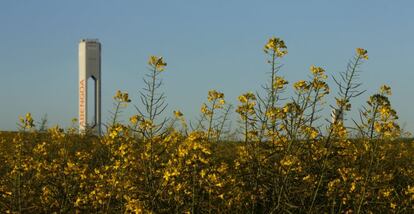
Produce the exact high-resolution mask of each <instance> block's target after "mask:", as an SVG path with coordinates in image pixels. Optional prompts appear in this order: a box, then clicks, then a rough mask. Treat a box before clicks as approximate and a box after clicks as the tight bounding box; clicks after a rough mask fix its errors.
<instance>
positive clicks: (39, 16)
mask: <svg viewBox="0 0 414 214" xmlns="http://www.w3.org/2000/svg"><path fill="white" fill-rule="evenodd" d="M413 11H414V1H412V0H405V1H404V0H399V1H390V0H365V1H361V0H347V1H332V0H324V1H323V0H320V1H317V0H306V1H305V0H303V1H276V0H272V1H270V0H269V1H260V0H257V1H251V0H246V1H243V0H226V1H224V0H208V1H195V0H186V1H184V0H176V1H167V0H165V1H144V0H143V1H138V0H125V1H101V0H96V1H85V0H79V1H78V0H70V1H56V0H48V1H46V0H38V1H15V0H2V1H0V130H13V129H16V122H17V120H18V116H19V115H24V114H25V113H26V112H32V114H34V117H35V119H40V117H41V116H42V115H44V114H46V113H47V115H48V119H49V124H50V125H52V124H60V125H62V126H67V125H68V124H70V121H71V118H74V117H77V103H78V100H77V99H78V89H77V87H78V82H77V80H78V71H77V45H78V42H79V40H80V39H81V38H98V39H99V40H100V41H101V43H102V46H103V53H102V60H103V61H102V78H103V83H102V85H103V95H102V96H103V113H104V114H103V119H104V122H105V121H106V119H107V118H108V116H109V115H108V113H107V112H108V111H110V110H111V108H112V104H111V103H112V96H113V95H114V93H115V91H116V90H117V89H120V90H124V91H128V92H129V93H130V96H131V99H132V104H138V100H139V99H138V90H139V89H140V88H141V87H142V86H143V82H142V77H143V76H144V74H145V73H146V71H147V70H146V68H147V66H146V62H147V59H148V56H149V55H162V56H164V58H165V60H166V62H167V63H168V66H167V69H166V71H165V73H164V74H163V80H164V82H165V86H164V89H165V91H166V95H167V100H168V103H169V108H168V111H172V110H174V109H180V110H182V112H183V113H184V114H185V115H186V116H187V117H189V118H190V119H193V118H195V116H196V115H197V114H198V111H199V109H200V105H201V104H202V102H203V101H204V100H205V97H206V95H207V91H208V90H210V89H217V90H219V91H222V92H224V93H225V95H226V100H227V101H228V102H230V103H233V104H237V99H236V98H237V96H238V95H240V94H241V93H243V92H246V91H257V90H259V89H260V85H261V84H262V83H263V82H264V81H265V78H266V72H267V71H269V67H268V65H267V64H266V63H265V55H264V53H263V51H262V49H263V45H264V44H265V43H266V41H267V39H268V38H269V37H270V36H276V37H281V38H282V39H283V40H285V42H286V45H287V46H288V50H289V54H288V55H287V56H286V57H285V58H284V60H283V62H282V63H283V64H284V67H283V69H282V70H281V73H280V74H281V75H283V76H285V77H286V78H287V79H288V80H289V81H290V82H291V83H293V82H294V81H296V80H299V79H303V78H306V75H307V74H308V72H309V67H310V65H312V64H315V65H317V66H322V67H324V68H325V69H326V70H327V73H328V74H329V75H337V73H338V72H340V71H343V70H344V68H345V66H346V63H347V61H348V59H350V58H351V57H352V56H353V54H354V49H355V48H356V47H362V48H365V49H367V50H368V54H369V57H370V59H369V61H368V62H367V63H365V64H364V65H363V67H362V69H363V72H364V73H362V76H361V81H362V82H363V88H364V89H366V90H367V92H366V93H365V94H364V95H362V96H361V97H359V98H357V99H356V100H355V101H354V102H353V106H355V108H354V109H353V110H354V111H355V110H356V107H358V105H360V104H362V103H363V102H365V100H366V99H367V97H368V96H369V95H370V94H372V93H374V92H375V91H376V90H377V89H378V88H379V86H380V85H382V84H389V85H390V86H391V87H392V89H393V96H392V98H391V100H392V103H393V105H394V107H395V109H396V110H397V112H398V113H399V116H400V124H401V125H403V126H405V127H406V129H408V130H409V131H414V113H413V109H414V95H413V94H414V84H413V81H414V58H413V50H414V23H413V22H414V12H413ZM329 82H330V83H332V81H331V80H330V81H329ZM331 88H332V89H333V92H332V94H331V96H333V95H334V93H335V92H336V88H335V87H334V85H333V83H332V84H331ZM133 113H134V108H133V106H132V105H131V106H130V108H129V110H127V112H125V116H127V115H131V114H133ZM404 124H405V125H404Z"/></svg>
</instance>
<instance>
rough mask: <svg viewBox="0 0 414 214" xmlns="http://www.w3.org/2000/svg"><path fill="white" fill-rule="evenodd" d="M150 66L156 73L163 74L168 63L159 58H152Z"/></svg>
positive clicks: (150, 58) (149, 61) (149, 62)
mask: <svg viewBox="0 0 414 214" xmlns="http://www.w3.org/2000/svg"><path fill="white" fill-rule="evenodd" d="M148 65H150V66H151V67H152V68H154V69H155V70H156V71H158V72H161V71H164V69H165V67H166V66H167V63H166V62H164V59H163V58H162V57H159V56H150V57H149V60H148Z"/></svg>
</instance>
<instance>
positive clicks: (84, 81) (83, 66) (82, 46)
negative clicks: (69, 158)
mask: <svg viewBox="0 0 414 214" xmlns="http://www.w3.org/2000/svg"><path fill="white" fill-rule="evenodd" d="M89 78H92V80H93V83H94V84H93V85H88V80H89ZM90 89H92V90H94V91H95V93H94V95H95V98H94V103H88V90H90ZM88 105H93V108H90V109H93V112H88ZM88 113H92V114H93V119H92V121H88V118H89V117H88V116H89V115H88ZM87 128H90V129H92V131H93V132H94V133H95V134H98V135H100V134H101V43H99V41H98V40H97V39H82V40H81V41H80V42H79V132H80V133H83V132H84V131H85V130H86V129H87Z"/></svg>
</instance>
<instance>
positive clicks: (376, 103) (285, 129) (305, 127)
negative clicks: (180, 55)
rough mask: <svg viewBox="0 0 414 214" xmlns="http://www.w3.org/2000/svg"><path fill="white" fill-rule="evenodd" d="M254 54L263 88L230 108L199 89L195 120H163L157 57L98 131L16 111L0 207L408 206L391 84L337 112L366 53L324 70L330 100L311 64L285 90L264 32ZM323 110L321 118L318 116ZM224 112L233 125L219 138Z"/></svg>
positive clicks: (407, 149)
mask: <svg viewBox="0 0 414 214" xmlns="http://www.w3.org/2000/svg"><path fill="white" fill-rule="evenodd" d="M264 52H265V54H266V56H267V62H268V63H269V67H270V72H269V79H268V80H267V81H266V83H265V84H264V85H263V91H261V92H257V93H253V92H246V93H244V94H242V95H240V96H239V98H238V104H237V107H236V108H235V109H233V108H232V106H231V105H230V104H228V102H226V100H225V96H224V94H223V93H221V92H219V91H216V90H211V91H209V92H208V96H207V99H206V102H205V103H203V104H202V106H201V112H200V115H201V116H200V118H199V120H198V121H197V122H196V123H191V124H190V123H188V122H187V120H186V119H185V117H184V115H183V113H181V112H180V111H178V110H177V111H174V112H173V115H172V116H171V117H165V116H164V115H165V112H164V110H165V109H166V99H165V95H164V94H163V93H162V90H161V86H162V82H161V75H162V73H163V72H164V71H165V69H166V67H167V63H166V62H165V61H164V59H163V58H162V57H157V56H151V57H150V59H149V62H148V65H149V68H150V69H149V73H148V74H147V76H146V78H144V83H145V87H144V88H143V90H142V91H141V94H140V99H139V100H141V102H142V106H143V108H137V114H136V115H132V116H131V117H130V120H129V122H128V123H120V122H119V121H120V120H119V117H120V114H121V113H122V110H123V109H125V108H126V107H127V106H128V105H129V103H130V102H131V99H130V97H129V96H128V93H126V92H121V91H118V92H117V93H116V94H115V96H114V110H113V112H112V120H111V121H110V123H108V124H107V131H106V134H105V135H103V136H96V135H94V134H93V130H87V131H85V133H84V134H78V129H77V127H76V126H75V125H74V126H73V127H70V128H68V129H66V130H64V129H62V128H59V127H57V126H56V127H53V128H49V129H46V130H45V129H43V128H42V129H40V128H38V127H37V126H35V124H36V122H35V121H34V120H33V117H32V115H31V114H30V113H27V114H26V115H25V116H24V117H20V119H19V130H20V131H19V132H0V163H1V165H0V213H414V146H413V141H412V140H409V139H407V138H405V137H406V133H404V132H403V131H402V130H401V129H400V127H399V126H398V124H397V119H398V117H397V113H396V111H395V110H394V109H393V108H392V105H391V103H390V101H389V96H391V88H390V87H388V86H386V85H384V86H381V87H380V88H379V90H378V92H377V93H376V94H373V95H372V96H370V97H369V99H368V101H367V102H366V104H365V105H364V106H363V107H361V108H360V109H361V110H360V112H359V115H360V118H359V119H358V120H352V118H346V115H347V114H345V113H347V112H349V111H351V109H355V107H353V106H351V101H352V99H354V98H355V97H357V96H359V95H360V94H361V93H362V92H363V91H364V90H363V89H361V83H360V82H358V78H357V77H358V75H359V72H360V67H361V66H362V64H363V63H364V62H365V61H366V60H368V52H367V51H366V50H364V49H362V48H357V49H356V52H355V55H354V56H353V57H352V59H351V60H350V61H349V63H348V66H347V68H346V69H345V71H344V72H342V73H340V75H339V76H338V77H334V80H335V82H336V87H338V94H336V95H334V96H335V100H336V103H335V104H334V105H331V106H329V105H327V104H326V101H325V98H326V96H327V95H329V93H330V88H329V86H328V84H327V83H326V81H325V80H326V79H327V75H326V74H325V70H324V69H323V68H321V67H317V66H311V67H310V73H309V79H307V80H302V81H298V82H296V83H293V84H292V86H293V87H292V89H293V92H294V93H293V94H294V96H292V97H290V98H288V97H286V96H287V95H286V93H285V91H286V90H287V89H288V87H289V83H288V81H287V80H285V79H284V78H283V76H281V75H280V74H279V72H280V71H279V70H280V63H279V60H280V58H282V57H284V56H285V55H286V54H287V47H286V45H285V43H284V41H283V40H281V39H279V38H274V37H272V38H270V39H269V40H268V42H267V43H266V45H265V47H264ZM324 108H333V111H332V112H333V120H332V121H323V119H321V117H323V115H320V113H321V110H322V109H324ZM232 112H235V113H236V114H238V115H239V121H238V122H239V123H238V124H239V127H238V129H237V130H236V132H235V134H233V135H232V136H230V135H231V133H229V132H228V131H226V124H227V122H228V121H229V120H230V119H229V118H230V116H229V115H230V114H231V113H232ZM345 122H346V123H345ZM75 123H76V121H74V124H75ZM348 123H350V124H353V126H352V127H348V126H345V124H348ZM229 139H233V140H229ZM234 139H238V140H234Z"/></svg>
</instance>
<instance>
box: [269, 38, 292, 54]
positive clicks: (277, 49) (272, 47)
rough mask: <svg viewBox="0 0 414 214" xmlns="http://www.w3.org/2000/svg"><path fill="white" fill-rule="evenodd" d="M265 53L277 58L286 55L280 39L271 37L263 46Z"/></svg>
mask: <svg viewBox="0 0 414 214" xmlns="http://www.w3.org/2000/svg"><path fill="white" fill-rule="evenodd" d="M264 52H265V53H269V52H271V53H274V54H275V55H276V56H277V57H283V56H284V55H286V54H287V47H286V45H285V42H284V41H283V40H281V39H280V38H276V37H272V38H270V39H269V41H268V42H267V43H266V45H265V46H264Z"/></svg>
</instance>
